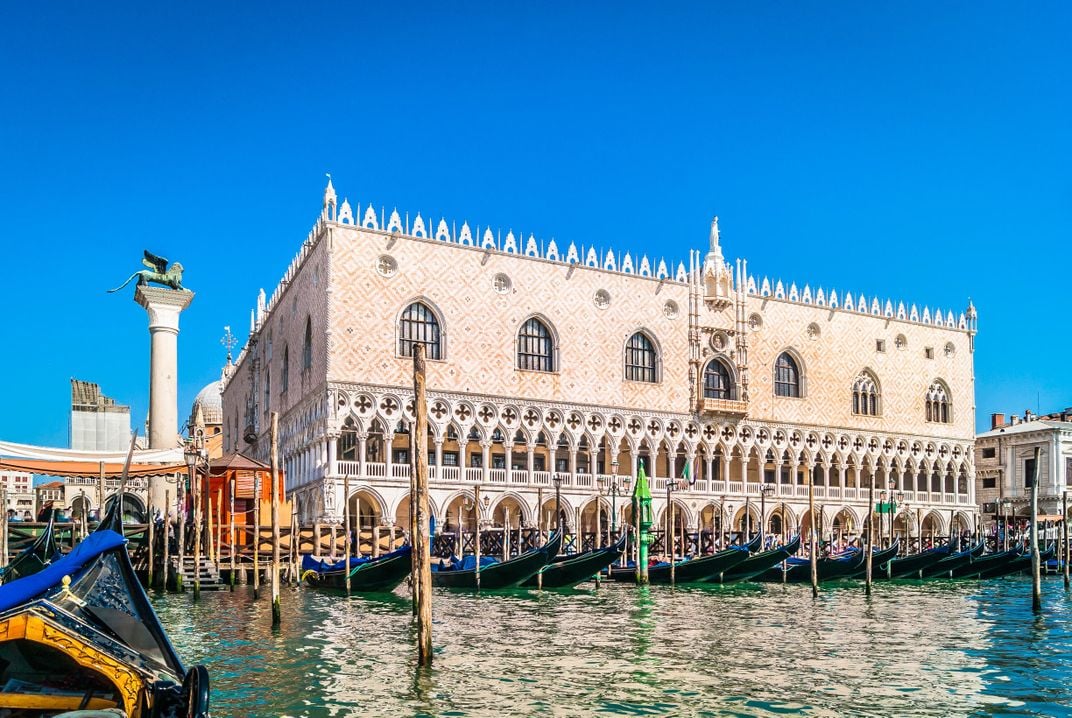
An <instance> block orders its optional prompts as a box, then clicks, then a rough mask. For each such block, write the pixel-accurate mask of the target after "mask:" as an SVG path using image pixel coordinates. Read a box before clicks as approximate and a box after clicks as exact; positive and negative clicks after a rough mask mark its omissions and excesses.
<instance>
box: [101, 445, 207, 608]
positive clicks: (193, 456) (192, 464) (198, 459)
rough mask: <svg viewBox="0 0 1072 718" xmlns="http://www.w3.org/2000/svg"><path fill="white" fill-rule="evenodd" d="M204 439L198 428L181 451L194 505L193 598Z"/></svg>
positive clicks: (196, 579)
mask: <svg viewBox="0 0 1072 718" xmlns="http://www.w3.org/2000/svg"><path fill="white" fill-rule="evenodd" d="M203 439H204V432H203V431H201V430H198V431H197V433H196V434H195V435H194V436H193V437H191V439H190V442H189V443H188V444H187V445H186V448H185V450H184V451H183V458H184V459H185V460H186V470H187V472H188V473H189V477H190V498H191V499H192V500H193V505H194V562H195V566H194V600H197V599H199V598H200V597H201V490H200V488H201V487H200V483H201V482H200V480H199V478H197V474H198V464H200V463H202V462H204V463H207V460H206V459H205V457H204V456H203V454H202V451H201V445H202V440H203ZM122 500H123V497H122V496H119V501H122ZM122 512H123V507H122V505H120V506H119V515H120V516H122ZM182 568H183V567H182V564H181V563H180V564H179V573H181V572H182Z"/></svg>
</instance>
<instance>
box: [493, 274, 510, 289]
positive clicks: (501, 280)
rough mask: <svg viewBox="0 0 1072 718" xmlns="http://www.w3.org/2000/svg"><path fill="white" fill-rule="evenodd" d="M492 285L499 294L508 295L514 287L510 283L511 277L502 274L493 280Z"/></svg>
mask: <svg viewBox="0 0 1072 718" xmlns="http://www.w3.org/2000/svg"><path fill="white" fill-rule="evenodd" d="M491 285H492V286H493V287H495V291H496V292H498V293H499V294H506V293H508V292H509V291H510V287H512V286H513V284H511V282H510V277H508V276H506V275H505V274H503V273H502V272H499V273H498V274H496V275H495V277H494V278H493V279H492V280H491Z"/></svg>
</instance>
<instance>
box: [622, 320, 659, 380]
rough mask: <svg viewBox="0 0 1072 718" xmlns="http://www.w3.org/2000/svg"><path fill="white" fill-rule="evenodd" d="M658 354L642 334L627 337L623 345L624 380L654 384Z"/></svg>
mask: <svg viewBox="0 0 1072 718" xmlns="http://www.w3.org/2000/svg"><path fill="white" fill-rule="evenodd" d="M657 359H658V354H657V352H656V351H655V345H654V344H652V342H651V339H648V337H647V335H645V334H644V332H637V333H636V334H634V335H633V336H631V337H629V342H628V343H627V344H626V345H625V378H626V379H628V380H629V381H646V382H650V383H655V381H656V371H655V367H656V363H657Z"/></svg>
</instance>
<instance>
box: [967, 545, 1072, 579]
mask: <svg viewBox="0 0 1072 718" xmlns="http://www.w3.org/2000/svg"><path fill="white" fill-rule="evenodd" d="M1056 553H1057V550H1056V549H1055V548H1054V547H1053V546H1050V547H1049V548H1047V549H1045V550H1043V551H1040V552H1039V562H1040V563H1042V564H1045V563H1046V562H1047V561H1050V560H1051V559H1053V557H1054V555H1056ZM1030 570H1031V552H1030V551H1025V552H1024V553H1022V554H1020V555H1019V556H1017V557H1016V558H1014V559H1013V560H1012V561H1009V562H1008V563H1006V564H1004V565H1002V566H993V567H991V568H989V569H987V570H985V571H983V572H981V573H980V574H979V578H1000V577H1001V576H1011V575H1012V574H1015V573H1020V572H1021V571H1030Z"/></svg>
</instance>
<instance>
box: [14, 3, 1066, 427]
mask: <svg viewBox="0 0 1072 718" xmlns="http://www.w3.org/2000/svg"><path fill="white" fill-rule="evenodd" d="M305 5H306V6H307V7H301V8H299V7H296V6H293V5H278V6H273V5H271V4H270V3H262V4H259V5H257V6H250V5H243V4H239V3H212V4H205V5H194V4H187V3H130V4H107V5H106V4H95V3H53V4H44V3H7V4H5V5H4V6H3V7H2V8H0V67H3V68H4V72H2V73H0V100H2V103H3V108H4V109H3V112H0V167H2V171H0V241H2V247H3V251H4V255H3V259H4V261H2V262H0V283H2V286H3V287H4V289H5V300H4V303H3V311H2V314H0V316H2V319H3V328H4V337H5V340H6V341H5V342H4V349H3V350H2V351H0V377H3V379H2V381H3V384H2V386H3V389H4V397H5V399H6V403H7V407H8V409H7V410H6V411H5V412H3V413H2V414H0V437H2V438H4V439H8V440H16V441H27V442H37V443H46V444H53V445H61V446H62V445H66V441H67V412H68V409H69V385H68V379H69V378H70V377H72V376H73V377H77V378H81V379H86V380H91V381H97V382H99V383H100V384H102V386H103V387H104V390H105V391H106V392H107V393H108V394H110V395H111V396H113V397H115V398H116V399H118V400H120V401H122V402H125V403H129V404H131V405H132V406H133V414H134V421H135V423H140V422H142V421H144V417H145V415H146V412H147V381H148V347H149V343H148V332H147V329H146V321H145V316H144V313H143V311H142V310H141V309H140V308H138V307H137V306H136V305H135V304H134V302H133V301H132V299H131V296H129V294H130V292H129V291H128V292H127V293H124V294H123V295H121V296H120V295H109V294H106V293H105V289H107V288H109V287H112V286H115V285H116V284H118V283H119V282H120V281H121V280H122V279H123V278H125V277H126V276H127V275H128V274H129V273H130V272H131V271H133V270H134V269H137V268H138V260H139V258H140V255H141V251H142V249H143V248H149V249H152V250H153V251H155V252H156V253H158V254H161V255H163V256H166V257H168V258H170V259H173V260H175V259H178V260H180V261H182V262H183V263H184V264H185V265H186V267H187V273H186V282H187V285H188V286H189V287H190V288H192V289H194V290H195V291H196V292H197V297H196V299H195V300H194V303H193V305H192V306H191V308H190V309H189V310H188V311H187V312H185V313H184V315H183V319H182V335H181V337H180V404H181V406H182V407H183V411H185V408H186V407H188V406H189V403H190V401H192V399H193V396H194V395H195V394H196V392H197V390H198V389H199V388H200V387H201V386H202V385H204V384H205V383H207V382H209V381H211V380H213V379H215V378H217V377H218V376H219V370H220V367H221V365H222V363H223V360H224V354H225V352H224V349H223V347H222V346H221V345H220V342H219V339H220V336H221V334H222V331H223V330H222V328H223V326H224V325H226V324H230V325H232V326H233V327H235V328H236V330H237V332H238V333H239V335H240V337H241V338H243V339H244V337H245V329H246V328H247V327H248V322H249V310H250V307H251V306H252V305H253V303H254V301H255V297H256V293H257V290H258V289H259V288H260V287H265V288H266V289H267V290H268V291H271V288H272V287H274V286H275V283H276V282H277V281H278V279H279V277H280V275H281V273H282V272H283V270H284V269H285V267H286V265H287V263H288V262H289V260H290V258H291V257H292V256H293V254H294V252H295V251H296V249H297V248H298V245H299V243H300V242H301V241H302V239H304V237H305V234H306V232H307V231H308V229H309V227H310V226H311V224H312V222H313V221H314V219H315V217H316V214H317V212H318V211H319V205H320V196H321V191H322V188H323V180H324V173H325V172H331V173H332V175H333V177H334V178H335V185H336V187H337V188H338V190H339V193H340V196H341V195H346V196H348V197H349V198H350V199H351V201H354V202H356V201H360V202H361V203H362V205H365V204H367V203H369V202H373V203H374V204H376V205H377V206H379V205H381V204H382V205H386V206H387V207H388V208H390V207H392V206H397V207H398V208H399V209H400V210H408V211H410V212H411V213H415V212H416V211H418V210H420V211H421V212H423V213H425V215H426V216H427V215H428V214H431V215H433V216H434V217H436V218H438V217H439V216H440V215H443V216H446V217H447V218H448V220H457V221H458V222H459V223H460V222H461V221H462V220H466V219H467V220H469V222H470V223H472V224H474V225H475V224H477V223H479V224H480V225H481V226H489V225H490V226H493V227H501V228H502V229H503V231H504V232H505V230H507V229H510V228H513V229H515V230H518V229H520V230H522V231H524V232H525V233H526V235H527V234H528V233H529V232H532V233H534V234H535V235H536V236H537V237H541V238H550V237H555V238H556V239H557V240H558V242H559V243H560V245H561V244H565V243H568V242H569V241H575V242H577V243H578V244H581V243H584V244H595V245H596V246H601V247H615V248H616V249H619V250H621V251H626V250H628V251H632V252H634V254H635V253H636V252H647V253H649V254H653V255H665V256H666V257H667V258H673V259H675V261H676V260H678V259H684V258H685V256H686V252H687V250H688V248H689V247H702V246H704V244H705V242H706V237H707V225H708V222H709V221H710V217H711V215H713V214H716V213H717V214H718V215H719V216H720V225H721V228H722V237H723V244H724V247H725V250H726V253H727V255H729V256H730V257H737V256H743V257H746V258H747V259H748V260H749V262H750V268H751V269H752V270H753V271H754V272H755V273H757V274H771V275H776V276H780V277H782V278H783V279H785V280H787V281H789V280H794V281H796V282H798V283H799V284H801V285H803V284H804V283H805V282H808V283H810V284H811V285H812V287H815V286H818V285H822V286H823V287H826V288H829V287H836V288H837V289H838V290H841V291H844V290H852V291H853V292H854V293H855V294H860V293H861V292H862V293H865V294H866V295H867V296H868V297H871V296H873V295H878V296H879V297H883V298H885V297H890V298H893V299H895V300H897V299H903V300H905V301H906V302H916V303H918V304H919V305H920V306H922V305H924V304H927V305H930V306H931V307H934V306H940V307H943V308H952V309H954V310H957V311H959V310H961V309H962V308H963V307H964V306H965V305H966V303H967V299H968V297H969V296H970V297H971V298H972V299H973V300H974V301H975V303H976V305H977V306H978V308H979V312H980V333H979V336H978V337H977V344H976V348H977V350H976V379H977V383H976V395H977V396H976V403H977V407H978V412H977V413H978V416H977V418H978V424H979V425H980V426H983V425H984V424H985V423H986V421H987V416H988V414H989V412H991V411H1006V412H1007V411H1020V412H1022V411H1023V410H1024V409H1025V408H1032V409H1034V408H1035V406H1036V403H1038V404H1040V405H1041V407H1042V409H1043V410H1047V409H1054V408H1060V407H1064V406H1067V405H1072V381H1070V379H1069V370H1068V357H1069V356H1070V349H1072V346H1070V345H1072V339H1070V332H1069V330H1068V324H1067V319H1066V317H1067V315H1068V310H1069V300H1068V298H1067V297H1068V281H1069V267H1070V262H1069V251H1068V246H1069V241H1068V227H1069V226H1072V201H1070V200H1072V191H1070V181H1069V167H1070V166H1072V162H1070V160H1072V152H1070V149H1072V147H1070V145H1072V129H1070V128H1072V123H1070V122H1069V117H1070V116H1072V101H1070V94H1069V83H1068V77H1069V76H1072V72H1070V71H1072V67H1070V64H1072V63H1070V61H1069V51H1068V46H1067V38H1068V37H1069V34H1070V30H1072V10H1070V7H1069V5H1068V4H1066V3H1045V2H1039V3H1030V4H1028V3H991V2H963V3H958V2H942V3H933V2H906V3H885V4H876V3H827V4H816V3H790V2H785V3H762V2H761V3H755V2H742V3H702V4H695V5H686V4H675V5H672V6H658V7H657V6H655V5H645V6H641V5H626V4H621V3H613V4H610V3H608V4H597V3H577V4H573V3H542V4H536V3H533V4H515V5H514V6H513V7H504V6H502V5H501V4H487V5H479V4H470V3H449V4H447V3H436V4H428V5H402V4H401V3H389V4H383V5H365V4H362V5H357V4H342V3H340V4H330V3H318V4H305Z"/></svg>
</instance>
